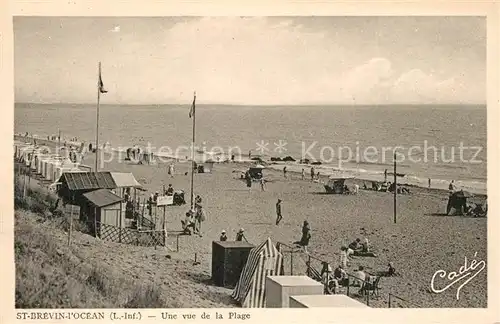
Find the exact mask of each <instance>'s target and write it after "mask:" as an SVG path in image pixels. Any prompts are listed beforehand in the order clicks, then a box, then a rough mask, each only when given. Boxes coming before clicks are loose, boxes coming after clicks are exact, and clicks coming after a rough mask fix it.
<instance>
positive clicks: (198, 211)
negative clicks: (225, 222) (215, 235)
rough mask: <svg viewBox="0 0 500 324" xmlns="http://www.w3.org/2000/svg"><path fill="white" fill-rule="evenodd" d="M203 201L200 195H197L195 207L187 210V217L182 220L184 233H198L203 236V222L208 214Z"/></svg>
mask: <svg viewBox="0 0 500 324" xmlns="http://www.w3.org/2000/svg"><path fill="white" fill-rule="evenodd" d="M201 203H202V199H201V197H200V195H197V196H196V197H195V199H194V206H193V208H191V209H190V210H188V211H187V212H186V218H185V219H184V220H181V225H182V230H183V232H184V234H186V235H191V234H197V235H199V236H200V237H201V236H202V233H201V224H202V223H203V222H204V221H205V219H206V215H205V210H204V209H203V206H202V204H201Z"/></svg>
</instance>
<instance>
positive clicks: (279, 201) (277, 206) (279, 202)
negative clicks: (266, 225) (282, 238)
mask: <svg viewBox="0 0 500 324" xmlns="http://www.w3.org/2000/svg"><path fill="white" fill-rule="evenodd" d="M282 219H283V216H281V199H278V202H277V203H276V225H279V224H280V222H281V220H282Z"/></svg>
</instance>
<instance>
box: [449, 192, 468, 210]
mask: <svg viewBox="0 0 500 324" xmlns="http://www.w3.org/2000/svg"><path fill="white" fill-rule="evenodd" d="M471 197H473V195H472V194H471V193H470V192H468V191H465V190H460V191H456V192H454V193H452V194H451V195H450V197H449V198H448V204H447V206H446V215H452V214H453V211H454V214H455V215H464V213H465V210H466V207H467V199H468V198H471Z"/></svg>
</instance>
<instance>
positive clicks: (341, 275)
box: [333, 264, 349, 286]
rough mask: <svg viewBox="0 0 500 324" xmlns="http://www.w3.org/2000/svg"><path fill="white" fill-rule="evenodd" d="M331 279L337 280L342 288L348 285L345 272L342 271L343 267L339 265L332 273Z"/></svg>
mask: <svg viewBox="0 0 500 324" xmlns="http://www.w3.org/2000/svg"><path fill="white" fill-rule="evenodd" d="M333 278H334V279H335V280H337V282H338V283H339V284H340V285H342V286H345V285H347V284H348V283H349V282H348V280H349V277H348V276H347V272H346V271H345V270H344V266H343V265H341V264H340V265H338V266H337V267H336V268H335V270H334V271H333ZM346 281H347V282H346Z"/></svg>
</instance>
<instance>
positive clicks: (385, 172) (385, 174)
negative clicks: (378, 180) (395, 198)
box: [384, 169, 387, 182]
mask: <svg viewBox="0 0 500 324" xmlns="http://www.w3.org/2000/svg"><path fill="white" fill-rule="evenodd" d="M384 182H387V169H385V170H384Z"/></svg>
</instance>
